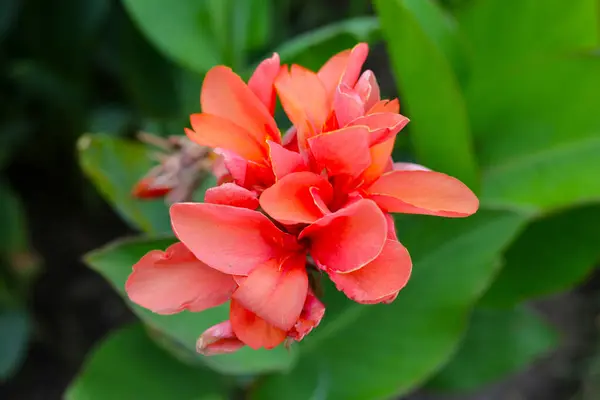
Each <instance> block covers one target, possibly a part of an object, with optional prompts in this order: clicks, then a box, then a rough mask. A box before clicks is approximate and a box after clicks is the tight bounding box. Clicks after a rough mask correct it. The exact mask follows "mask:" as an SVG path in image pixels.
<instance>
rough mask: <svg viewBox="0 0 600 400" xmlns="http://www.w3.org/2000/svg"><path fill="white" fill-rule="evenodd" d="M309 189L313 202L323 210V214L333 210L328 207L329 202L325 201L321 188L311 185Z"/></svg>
mask: <svg viewBox="0 0 600 400" xmlns="http://www.w3.org/2000/svg"><path fill="white" fill-rule="evenodd" d="M308 191H309V192H310V196H311V197H312V199H313V202H314V203H315V205H316V206H317V208H318V209H319V211H321V215H326V214H329V213H330V212H331V211H330V210H329V207H327V202H325V200H324V199H323V196H322V195H321V189H319V188H318V187H316V186H311V187H310V188H309V189H308Z"/></svg>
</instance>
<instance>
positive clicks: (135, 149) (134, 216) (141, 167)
mask: <svg viewBox="0 0 600 400" xmlns="http://www.w3.org/2000/svg"><path fill="white" fill-rule="evenodd" d="M77 147H78V149H79V163H80V164H81V168H82V169H83V172H85V174H86V175H87V176H88V177H89V178H90V179H91V180H92V182H93V183H94V185H96V187H97V188H98V190H99V191H100V193H101V194H102V195H103V196H104V198H105V199H106V200H107V201H108V202H109V203H110V204H112V205H113V207H114V208H115V209H116V210H117V212H118V213H119V214H120V215H121V217H123V219H125V220H126V221H127V222H128V223H130V224H131V225H132V226H134V227H136V228H138V229H140V230H142V231H144V232H147V233H151V234H156V233H164V232H170V231H171V225H170V222H169V213H168V209H167V206H166V205H165V203H164V201H163V200H162V199H159V200H137V199H135V198H133V196H132V195H131V190H132V189H133V186H134V185H135V183H136V182H137V181H138V180H139V179H141V178H142V177H143V176H144V175H145V174H146V173H147V172H148V171H149V170H150V169H151V168H152V167H154V166H155V163H154V162H152V161H151V150H150V149H148V148H147V147H146V146H144V145H143V144H141V143H136V142H133V141H129V140H124V139H119V138H115V137H110V136H107V135H102V134H97V135H93V134H85V135H83V136H82V137H81V138H80V139H79V141H78V143H77Z"/></svg>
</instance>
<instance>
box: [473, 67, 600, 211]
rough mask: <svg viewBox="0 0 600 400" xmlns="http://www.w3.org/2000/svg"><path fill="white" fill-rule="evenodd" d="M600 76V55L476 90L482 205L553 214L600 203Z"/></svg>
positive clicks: (494, 78) (511, 74)
mask: <svg viewBox="0 0 600 400" xmlns="http://www.w3.org/2000/svg"><path fill="white" fill-rule="evenodd" d="M599 71H600V57H598V56H592V55H580V56H570V57H560V58H558V57H552V58H545V57H544V58H541V59H536V60H534V61H531V62H527V63H524V64H518V65H515V66H514V67H511V68H506V69H504V70H502V71H501V72H498V73H497V74H495V75H490V76H488V77H487V79H481V80H478V81H476V82H473V83H472V85H471V87H470V89H469V91H468V103H469V108H470V109H472V110H474V112H473V114H472V117H473V119H472V120H473V127H474V129H475V131H476V132H478V149H479V159H480V161H481V164H482V167H483V188H482V196H481V197H482V201H484V202H487V203H488V204H496V205H499V206H503V207H514V206H518V207H522V208H527V209H531V210H532V211H549V210H554V209H557V208H563V207H566V206H570V205H573V204H581V203H584V202H595V201H598V200H600V179H598V176H597V171H598V170H600V157H598V154H600V119H599V118H598V113H597V110H598V109H600V91H599V90H597V88H598V87H600V73H599ZM549 83H551V84H549ZM557 93H559V94H560V95H557ZM567 99H568V100H567Z"/></svg>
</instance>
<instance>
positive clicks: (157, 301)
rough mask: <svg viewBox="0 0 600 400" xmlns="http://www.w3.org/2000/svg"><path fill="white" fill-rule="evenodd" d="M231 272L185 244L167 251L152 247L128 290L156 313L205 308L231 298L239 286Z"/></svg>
mask: <svg viewBox="0 0 600 400" xmlns="http://www.w3.org/2000/svg"><path fill="white" fill-rule="evenodd" d="M236 286H237V285H236V283H235V281H234V280H233V278H232V277H231V276H230V275H226V274H224V273H222V272H219V271H217V270H215V269H213V268H210V267H209V266H208V265H206V264H204V263H203V262H202V261H199V260H198V259H196V257H194V255H193V254H192V253H191V252H190V251H189V250H188V249H187V248H186V247H185V246H184V245H183V244H182V243H175V244H173V245H171V246H170V247H169V248H168V249H167V250H166V251H165V252H162V251H160V250H152V251H150V252H149V253H147V254H146V255H145V256H143V257H142V258H141V259H140V260H139V261H138V262H137V263H136V264H135V265H134V266H133V272H132V273H131V275H129V278H128V279H127V283H126V284H125V290H126V291H127V295H128V296H129V299H130V300H131V301H132V302H134V303H136V304H138V305H140V306H142V307H144V308H147V309H149V310H151V311H153V312H155V313H157V314H174V313H177V312H180V311H182V310H185V309H187V310H190V311H202V310H205V309H207V308H211V307H215V306H218V305H219V304H222V303H224V302H226V301H227V300H229V298H230V297H231V293H233V291H234V290H235V288H236Z"/></svg>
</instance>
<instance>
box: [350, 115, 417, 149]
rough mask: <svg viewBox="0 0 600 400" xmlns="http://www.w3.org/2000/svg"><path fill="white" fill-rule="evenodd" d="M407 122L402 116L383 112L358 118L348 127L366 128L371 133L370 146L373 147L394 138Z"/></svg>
mask: <svg viewBox="0 0 600 400" xmlns="http://www.w3.org/2000/svg"><path fill="white" fill-rule="evenodd" d="M409 122H410V120H409V119H408V118H406V117H405V116H404V115H401V114H394V113H389V112H384V113H375V114H368V115H365V116H362V117H359V118H357V119H355V120H354V121H352V122H350V123H349V125H351V126H353V125H361V126H367V127H368V128H369V131H370V132H371V136H370V140H371V141H370V144H371V145H374V144H378V143H382V142H385V141H387V140H389V139H391V138H394V137H395V136H396V135H397V134H398V132H400V131H401V130H402V128H404V127H405V126H406V124H408V123H409Z"/></svg>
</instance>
